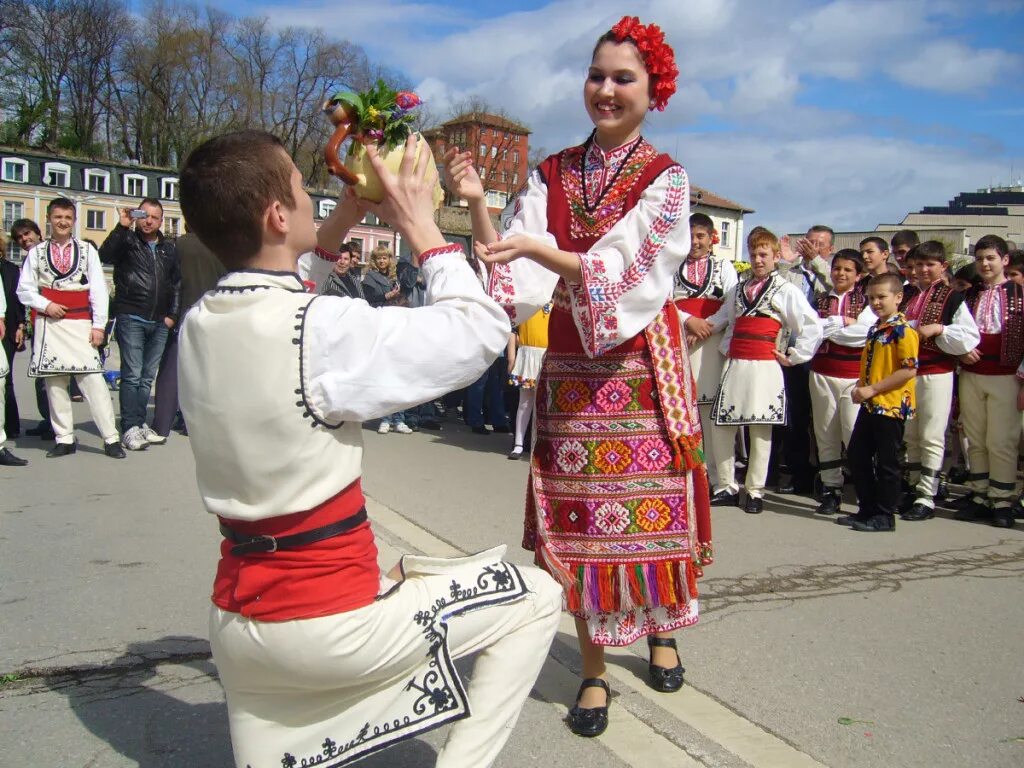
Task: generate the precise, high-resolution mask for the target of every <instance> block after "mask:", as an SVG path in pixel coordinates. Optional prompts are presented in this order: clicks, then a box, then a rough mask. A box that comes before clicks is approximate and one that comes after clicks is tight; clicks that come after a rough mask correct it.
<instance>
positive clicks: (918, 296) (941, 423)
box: [901, 240, 980, 521]
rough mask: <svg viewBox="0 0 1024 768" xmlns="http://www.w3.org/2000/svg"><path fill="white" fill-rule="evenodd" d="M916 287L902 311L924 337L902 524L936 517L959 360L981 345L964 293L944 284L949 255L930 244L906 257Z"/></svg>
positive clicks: (905, 296) (909, 440) (906, 297)
mask: <svg viewBox="0 0 1024 768" xmlns="http://www.w3.org/2000/svg"><path fill="white" fill-rule="evenodd" d="M907 261H908V262H909V263H911V264H913V269H914V278H915V283H916V286H914V287H911V286H908V287H907V288H906V290H905V292H904V294H903V311H904V313H905V315H906V319H907V322H908V323H909V324H910V327H911V328H913V329H914V330H916V331H917V334H918V337H919V338H920V348H921V349H920V366H919V368H918V370H917V384H916V386H917V403H918V406H917V413H916V415H915V417H914V418H913V419H911V420H910V421H908V422H907V427H906V434H905V436H904V437H905V440H906V443H907V469H908V470H909V472H908V480H909V483H910V486H911V491H910V493H908V494H907V495H906V496H905V497H904V503H903V506H902V512H903V514H902V515H901V517H902V518H903V519H904V520H911V521H916V520H927V519H928V518H931V517H934V516H935V493H936V491H937V490H938V487H939V474H940V473H941V472H942V464H943V458H944V456H945V451H946V427H947V425H948V424H949V416H950V410H951V408H952V405H953V370H954V369H955V368H956V363H957V358H958V357H959V356H960V355H965V354H967V353H968V352H970V351H971V350H972V349H974V348H975V347H976V346H978V341H979V339H980V337H979V335H978V326H977V325H975V323H974V318H973V317H972V316H971V312H970V310H969V309H968V307H967V305H966V304H965V303H964V298H963V296H962V295H961V294H959V293H957V292H956V291H954V290H953V289H952V288H951V287H950V286H949V285H948V284H947V283H946V281H945V279H944V277H945V272H946V251H945V248H943V246H942V243H940V242H938V241H936V240H928V241H926V242H923V243H921V244H920V245H918V246H917V247H916V248H914V250H913V251H911V252H910V254H909V255H908V256H907Z"/></svg>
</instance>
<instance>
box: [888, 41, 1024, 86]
mask: <svg viewBox="0 0 1024 768" xmlns="http://www.w3.org/2000/svg"><path fill="white" fill-rule="evenodd" d="M890 72H891V73H892V76H893V77H894V78H895V79H896V80H898V81H899V82H901V83H904V84H906V85H910V86H914V87H916V88H931V89H934V90H941V91H949V92H953V93H971V92H976V91H978V90H984V89H987V88H989V87H990V86H992V85H995V84H996V83H998V82H999V80H1000V79H1001V77H1002V76H1003V75H1004V74H1006V75H1009V76H1014V77H1016V78H1017V79H1018V82H1019V78H1020V76H1021V73H1022V72H1024V58H1022V57H1020V56H1017V55H1014V54H1010V53H1007V52H1006V51H1000V50H995V49H991V48H987V49H982V50H976V49H973V48H968V47H967V46H966V45H964V44H963V43H958V42H956V41H954V40H936V41H934V42H931V43H927V44H925V45H923V46H921V47H920V48H917V49H916V51H915V52H914V53H913V55H911V56H910V57H908V58H906V59H904V60H903V61H900V62H897V63H895V64H893V65H892V66H891V67H890Z"/></svg>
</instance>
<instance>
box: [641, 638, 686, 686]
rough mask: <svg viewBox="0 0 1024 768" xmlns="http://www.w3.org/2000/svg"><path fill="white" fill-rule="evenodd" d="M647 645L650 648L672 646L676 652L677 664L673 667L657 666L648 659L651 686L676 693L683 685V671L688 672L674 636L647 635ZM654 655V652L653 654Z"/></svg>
mask: <svg viewBox="0 0 1024 768" xmlns="http://www.w3.org/2000/svg"><path fill="white" fill-rule="evenodd" d="M647 647H648V648H651V649H653V648H655V647H657V648H671V649H672V650H673V651H675V652H676V665H675V666H674V667H672V668H671V669H667V668H665V667H659V666H656V665H655V664H654V663H653V662H650V661H648V663H647V673H648V675H650V678H651V688H653V689H654V690H656V691H660V692H661V693H675V692H676V691H678V690H679V689H680V688H682V687H683V673H684V672H686V670H685V669H683V665H682V664H680V663H679V649H678V648H676V641H675V640H673V639H672V638H668V639H665V638H662V637H655V636H654V635H648V636H647ZM651 656H652V657H653V652H652V654H651Z"/></svg>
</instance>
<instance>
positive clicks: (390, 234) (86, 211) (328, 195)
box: [0, 147, 397, 263]
mask: <svg viewBox="0 0 1024 768" xmlns="http://www.w3.org/2000/svg"><path fill="white" fill-rule="evenodd" d="M310 196H311V197H312V198H313V213H314V216H315V217H316V221H317V225H318V226H319V224H320V222H322V221H323V220H324V219H325V218H326V217H327V216H328V215H329V214H330V212H331V211H332V210H334V206H335V205H337V193H336V192H331V191H330V190H311V191H310ZM55 197H67V198H69V199H70V200H72V201H74V202H75V203H76V205H77V207H78V218H77V221H76V223H75V236H76V237H78V238H80V239H82V240H90V241H92V242H93V243H95V244H96V246H97V247H98V246H99V245H100V244H101V243H102V242H103V241H104V240H105V239H106V237H107V235H108V234H110V232H111V231H113V229H114V227H115V226H117V223H118V221H120V214H119V209H121V208H135V207H137V206H138V204H139V201H140V200H141V199H142V198H144V197H152V198H155V199H157V200H159V201H160V203H161V205H163V208H164V223H163V232H164V235H165V236H167V237H172V238H174V237H177V236H178V235H180V234H184V232H185V224H184V218H183V216H182V213H181V204H180V203H179V202H178V172H177V170H175V169H170V168H151V167H148V166H140V165H132V164H128V163H110V162H103V161H94V160H85V159H82V158H76V157H65V156H61V155H57V154H52V153H44V152H39V151H36V150H27V149H13V148H9V147H0V205H2V207H3V222H2V223H3V232H5V233H7V234H9V233H10V230H11V224H13V223H14V221H15V220H17V219H22V218H26V219H32V220H33V221H34V222H36V223H37V224H38V225H39V228H40V230H41V231H42V232H43V235H44V237H45V236H47V235H48V234H49V232H48V230H47V225H46V205H47V203H49V202H50V200H53V199H54V198H55ZM349 240H355V241H356V242H358V243H359V244H360V246H361V247H362V250H363V260H364V261H365V260H366V258H367V257H368V256H369V254H370V252H371V251H372V250H373V249H374V248H375V247H376V246H378V245H382V244H383V245H387V246H388V247H389V248H390V249H391V251H392V252H394V251H395V250H396V245H397V242H396V234H395V231H394V230H393V229H391V228H390V227H387V226H384V225H382V224H381V223H380V222H378V221H377V219H376V218H375V217H374V216H373V215H372V214H368V215H367V217H366V218H365V219H364V220H363V222H362V223H361V224H360V225H359V226H357V227H355V228H354V229H353V230H352V231H351V232H350V233H349ZM339 245H340V243H339ZM8 257H9V258H10V259H11V260H12V261H14V262H16V263H20V261H21V258H22V254H21V251H20V249H19V248H18V247H17V246H16V245H14V244H13V243H9V244H8Z"/></svg>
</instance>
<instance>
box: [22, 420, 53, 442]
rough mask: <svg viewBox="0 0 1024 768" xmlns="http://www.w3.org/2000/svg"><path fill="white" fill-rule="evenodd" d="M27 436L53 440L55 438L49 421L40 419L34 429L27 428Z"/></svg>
mask: <svg viewBox="0 0 1024 768" xmlns="http://www.w3.org/2000/svg"><path fill="white" fill-rule="evenodd" d="M25 436H26V437H38V438H39V439H40V440H52V439H53V438H54V434H53V427H51V426H50V422H48V421H40V422H39V423H38V424H37V425H36V426H34V427H32V429H26V430H25Z"/></svg>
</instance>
